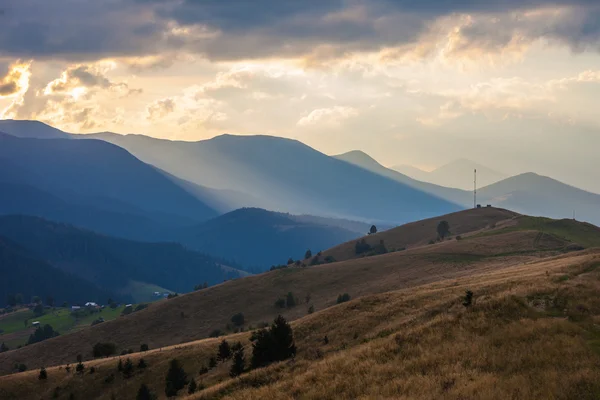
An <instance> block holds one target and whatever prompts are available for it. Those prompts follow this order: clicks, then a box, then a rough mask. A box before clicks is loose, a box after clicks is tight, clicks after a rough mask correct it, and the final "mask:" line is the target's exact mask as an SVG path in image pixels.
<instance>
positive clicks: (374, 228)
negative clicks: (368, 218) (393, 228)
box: [369, 225, 377, 235]
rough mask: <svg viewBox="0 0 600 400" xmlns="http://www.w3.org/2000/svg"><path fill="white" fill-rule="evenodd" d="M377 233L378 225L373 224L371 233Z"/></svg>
mask: <svg viewBox="0 0 600 400" xmlns="http://www.w3.org/2000/svg"><path fill="white" fill-rule="evenodd" d="M376 233H377V227H376V226H375V225H372V226H371V229H369V235H374V234H376Z"/></svg>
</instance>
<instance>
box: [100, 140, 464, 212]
mask: <svg viewBox="0 0 600 400" xmlns="http://www.w3.org/2000/svg"><path fill="white" fill-rule="evenodd" d="M93 136H94V137H97V138H100V139H103V140H107V141H109V142H111V143H114V144H117V145H119V146H122V147H124V148H126V149H128V150H129V151H131V152H132V153H133V154H134V155H136V156H137V157H140V158H141V159H142V160H144V161H146V162H148V163H151V164H153V165H155V166H157V167H158V168H161V169H163V170H165V171H167V172H168V173H170V174H172V175H175V176H177V177H179V178H182V179H184V180H187V181H190V182H193V183H195V184H199V185H202V186H207V187H212V188H217V189H227V190H236V191H239V192H242V193H247V194H248V195H249V196H251V197H252V198H254V199H257V200H258V203H259V204H260V207H261V208H265V209H270V210H274V211H281V212H290V213H293V214H313V215H322V216H328V217H336V218H346V219H352V220H363V221H367V222H381V221H385V222H394V223H399V222H403V221H408V220H414V219H419V218H424V217H426V216H433V215H435V214H439V213H443V212H450V211H456V210H458V209H460V207H458V206H457V205H455V204H453V203H452V202H449V201H447V200H445V199H440V198H437V197H434V196H431V195H430V194H429V193H425V192H423V191H421V190H419V189H415V188H412V187H410V186H408V185H405V184H402V183H401V182H396V181H393V180H391V179H388V178H386V177H382V176H380V175H377V174H373V173H371V172H370V171H365V170H364V169H362V168H357V167H356V166H353V165H349V164H348V163H345V162H342V161H340V160H337V159H334V158H332V157H329V156H327V155H325V154H322V153H320V152H318V151H316V150H314V149H312V148H310V147H308V146H306V145H304V144H302V143H300V142H297V141H294V140H290V139H283V138H277V137H271V136H232V135H222V136H218V137H215V138H213V139H210V140H205V141H200V142H174V141H168V140H161V139H153V138H149V137H144V136H140V135H126V136H123V135H116V134H107V133H102V134H97V135H93ZM374 199H377V206H376V207H375V206H374V205H373V203H374V201H375V200H374Z"/></svg>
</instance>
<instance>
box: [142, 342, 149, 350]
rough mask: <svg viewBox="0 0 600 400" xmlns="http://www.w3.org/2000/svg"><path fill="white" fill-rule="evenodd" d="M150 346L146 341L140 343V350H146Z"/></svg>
mask: <svg viewBox="0 0 600 400" xmlns="http://www.w3.org/2000/svg"><path fill="white" fill-rule="evenodd" d="M149 349H150V348H149V347H148V345H147V344H146V343H144V344H142V345H140V351H148V350H149Z"/></svg>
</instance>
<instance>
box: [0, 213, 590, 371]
mask: <svg viewBox="0 0 600 400" xmlns="http://www.w3.org/2000/svg"><path fill="white" fill-rule="evenodd" d="M476 212H478V210H469V211H465V212H464V215H463V217H464V218H465V219H467V220H468V219H469V218H470V217H471V216H472V214H473V213H476ZM497 229H501V228H490V229H489V230H488V232H494V233H497V234H495V235H493V236H490V235H487V236H486V235H479V236H478V235H473V236H472V237H466V238H465V239H464V240H462V241H456V240H453V241H446V242H442V243H438V244H434V245H430V246H425V247H415V248H413V249H409V250H407V251H403V252H395V253H389V254H385V255H381V256H375V257H366V258H360V259H352V260H347V261H343V262H336V263H332V264H327V265H321V266H316V267H307V268H302V267H291V268H287V269H283V270H278V271H273V272H269V273H265V274H261V275H258V276H252V277H248V278H244V279H239V280H235V281H230V282H226V283H224V284H220V285H217V286H214V287H210V288H208V289H206V290H201V291H198V292H194V293H190V294H188V295H184V296H180V297H178V298H175V299H171V300H168V301H164V302H159V303H155V304H153V305H152V306H151V307H150V308H148V309H147V310H143V311H141V312H137V313H135V314H133V315H131V316H128V317H127V318H121V319H119V320H117V321H111V322H107V323H104V324H101V325H99V326H96V327H92V328H89V329H85V330H83V331H81V332H79V333H78V336H77V338H75V337H74V336H70V335H65V336H64V337H59V338H55V339H52V340H51V341H48V342H42V343H39V344H36V345H34V346H28V347H27V348H24V349H21V350H18V351H15V352H9V353H6V354H2V355H0V368H2V366H3V365H5V366H6V367H5V369H4V370H0V372H2V373H7V372H9V371H8V369H9V368H10V366H11V365H13V364H14V363H15V362H25V363H26V364H28V365H30V366H34V367H37V366H39V365H41V364H44V365H51V364H57V363H64V362H68V361H71V360H72V359H74V357H75V356H76V355H77V354H83V355H84V356H85V357H86V358H87V357H90V351H91V348H90V344H91V343H96V342H99V341H105V340H107V338H110V340H111V341H113V342H115V343H116V344H117V347H118V348H119V349H127V348H136V347H138V346H139V344H140V343H148V344H149V345H150V346H151V347H152V348H157V347H162V346H166V345H171V344H177V343H184V342H189V341H191V340H196V339H201V338H203V337H206V336H208V335H209V334H210V333H211V332H212V331H213V330H215V329H220V330H226V326H227V324H229V323H230V318H231V316H233V315H234V314H236V313H238V312H242V313H243V314H244V316H245V324H246V326H247V325H253V326H256V325H257V324H258V323H260V322H262V321H269V320H271V319H273V318H274V317H275V316H277V315H278V314H280V313H281V314H283V315H285V316H286V318H290V319H298V318H300V317H302V316H304V315H306V313H307V309H308V307H309V306H310V305H312V306H313V307H314V308H315V309H316V310H317V311H318V310H323V309H324V308H327V307H331V306H333V305H335V304H336V300H337V297H338V295H339V294H341V293H349V294H350V296H351V297H352V298H357V297H361V296H366V295H371V294H377V293H384V292H389V291H392V290H398V289H401V288H409V287H414V286H417V285H423V284H426V283H432V282H436V281H440V280H445V279H458V278H461V277H467V276H470V275H473V274H477V273H484V272H490V271H495V270H498V269H502V268H507V267H510V266H514V265H522V264H523V263H524V262H530V261H536V260H539V259H540V257H550V256H554V255H560V254H563V253H564V252H566V251H568V250H569V248H568V246H569V244H570V242H569V239H568V238H559V237H556V236H554V235H552V234H548V235H545V234H544V233H543V232H538V231H535V230H522V231H517V232H504V233H498V232H496V230H497ZM594 234H595V233H594ZM598 237H600V235H598ZM288 292H292V293H293V294H294V297H296V304H297V305H296V306H295V307H291V308H285V309H282V308H278V307H276V306H275V305H274V302H275V300H277V299H278V298H285V296H286V294H287V293H288ZM241 293H243V296H242V295H240V294H241ZM306 299H308V302H307V301H306ZM182 315H183V317H182ZM58 349H60V351H58Z"/></svg>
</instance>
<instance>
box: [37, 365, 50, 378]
mask: <svg viewBox="0 0 600 400" xmlns="http://www.w3.org/2000/svg"><path fill="white" fill-rule="evenodd" d="M38 379H39V380H40V381H42V380H46V379H48V373H47V372H46V368H44V367H42V368H41V369H40V374H39V375H38Z"/></svg>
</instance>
